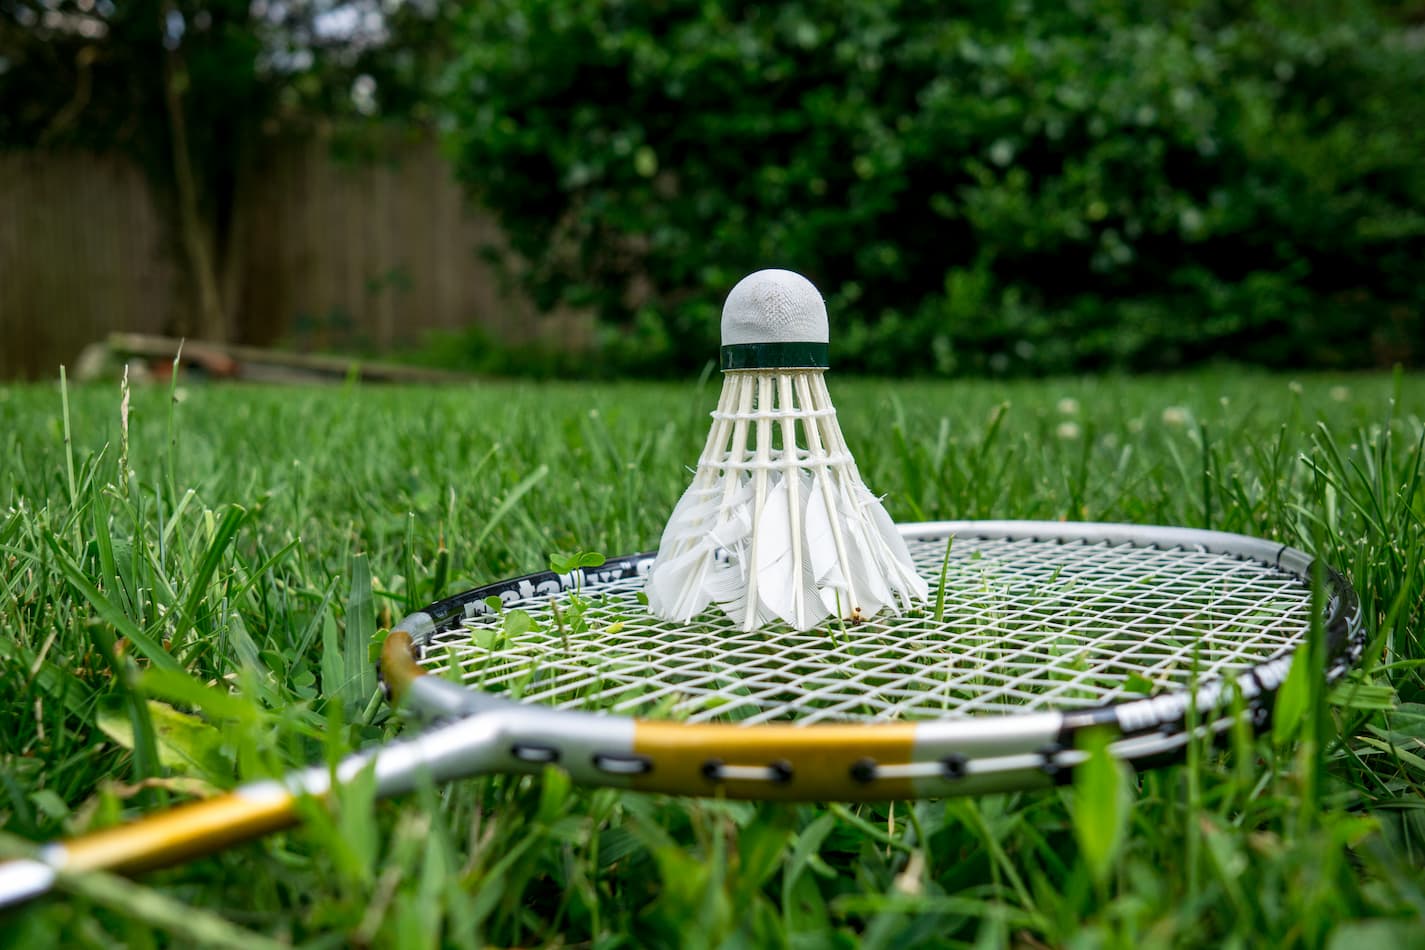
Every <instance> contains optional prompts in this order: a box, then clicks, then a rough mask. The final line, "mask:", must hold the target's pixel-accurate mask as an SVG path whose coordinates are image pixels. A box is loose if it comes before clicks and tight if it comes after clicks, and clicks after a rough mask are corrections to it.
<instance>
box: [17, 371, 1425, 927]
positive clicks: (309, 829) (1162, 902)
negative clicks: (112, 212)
mask: <svg viewBox="0 0 1425 950" xmlns="http://www.w3.org/2000/svg"><path fill="white" fill-rule="evenodd" d="M717 385H718V380H717V379H716V378H713V379H711V380H709V381H707V382H705V383H703V384H701V385H691V384H690V385H683V386H674V385H658V386H654V385H597V386H594V385H580V384H559V385H545V386H534V385H522V384H513V383H511V384H482V385H479V386H474V387H471V388H463V389H439V390H435V389H378V388H362V387H346V388H332V389H263V388H242V387H236V386H234V387H227V386H207V387H204V386H190V387H180V388H179V389H178V390H177V391H176V392H175V393H174V394H173V395H174V396H176V397H178V398H177V399H176V400H171V399H170V392H169V391H168V390H167V389H165V388H161V387H157V388H152V389H146V390H142V391H136V392H134V393H133V396H132V405H131V412H130V416H129V423H128V429H127V432H126V431H125V429H124V428H123V425H122V423H121V413H120V395H119V392H118V390H117V389H116V388H115V387H102V388H81V389H74V388H71V390H70V391H69V393H68V400H67V414H66V403H65V401H63V400H62V399H61V392H60V390H59V388H58V387H57V386H54V385H46V386H24V387H9V388H0V696H3V699H0V710H3V713H4V715H3V719H0V725H3V728H0V821H3V827H4V831H5V836H4V837H3V839H0V848H3V849H4V850H5V851H7V852H9V853H14V852H16V851H17V850H22V849H23V846H24V840H23V839H28V840H32V841H35V840H43V839H46V838H50V837H53V836H55V835H59V834H64V833H69V832H75V831H82V830H85V829H90V828H95V827H99V826H102V825H105V824H109V823H113V822H116V821H119V820H120V819H122V818H126V817H131V816H134V815H137V814H140V813H143V812H145V811H148V810H150V809H153V808H155V807H159V806H161V805H163V804H164V803H166V802H173V801H176V800H180V799H182V798H184V797H186V796H188V795H191V794H193V793H195V792H200V793H201V792H204V791H207V790H211V789H214V788H218V787H227V786H231V785H232V784H234V783H236V782H238V781H240V780H246V779H252V778H257V777H262V776H266V775H272V774H278V773H280V772H282V771H283V770H285V769H288V768H290V767H292V766H294V765H297V764H302V763H308V762H313V761H322V760H323V759H331V758H334V757H336V756H338V755H340V754H342V753H344V752H346V751H348V750H350V749H352V748H355V747H359V746H364V745H367V744H370V743H372V742H374V741H377V740H379V739H381V738H383V737H386V736H389V735H391V734H393V733H394V732H395V731H396V728H395V724H394V723H392V722H390V721H388V718H387V713H386V710H385V708H384V707H383V706H382V704H381V703H380V702H379V700H378V699H377V698H376V697H377V694H376V691H375V686H374V680H373V677H372V673H371V669H372V667H371V664H370V662H369V660H370V645H371V638H372V636H373V635H374V634H376V632H377V631H378V629H379V627H380V625H382V624H384V623H387V622H389V620H390V619H391V618H393V617H396V616H399V615H400V614H401V613H402V612H403V611H405V610H406V609H408V608H410V607H413V606H419V605H421V604H424V603H426V602H429V601H430V600H432V599H433V598H435V597H437V596H439V595H442V594H447V593H451V592H455V591H458V590H460V589H463V588H466V587H469V586H473V585H475V584H477V583H480V582H482V581H488V580H492V579H498V578H501V577H505V576H508V575H511V574H515V573H523V572H527V571H532V570H537V569H541V568H543V567H544V566H545V565H546V563H547V558H548V556H549V554H550V553H551V552H556V551H564V552H573V551H581V550H595V551H602V552H604V553H607V554H621V553H627V552H629V551H633V550H636V549H649V548H652V547H654V546H655V545H656V542H657V538H658V535H659V533H660V531H661V528H662V522H663V519H664V517H666V514H667V512H668V511H669V510H670V509H671V507H672V505H673V502H674V501H675V500H676V498H677V497H678V494H679V493H680V492H681V491H682V489H683V487H684V486H685V484H686V481H687V478H688V467H689V466H691V465H692V464H693V463H694V462H695V460H696V458H697V455H698V451H699V449H700V448H701V443H702V439H703V438H704V436H705V434H706V430H707V413H708V411H709V410H710V409H711V408H712V405H713V403H714V402H715V399H716V386H717ZM831 386H832V394H833V396H834V398H836V400H837V403H838V407H839V409H840V411H841V416H842V421H843V425H844V428H845V430H846V433H847V437H848V439H849V441H850V443H851V446H852V448H853V450H855V451H856V453H857V456H858V460H859V462H860V465H861V469H862V473H863V475H864V476H865V478H866V480H867V482H868V484H870V485H871V486H872V488H873V489H874V490H876V491H878V492H885V493H888V496H889V497H888V500H887V503H888V507H889V508H890V510H891V512H892V514H893V515H894V516H895V517H896V518H897V519H898V520H913V519H936V518H958V517H999V518H1068V519H1075V520H1122V521H1133V522H1151V523H1162V524H1181V525H1188V526H1207V527H1212V528H1219V529H1225V530H1229V531H1240V532H1245V533H1249V534H1256V535H1262V536H1266V537H1271V538H1279V539H1281V540H1283V541H1288V542H1291V543H1294V544H1298V545H1301V546H1304V547H1307V548H1310V549H1313V550H1316V551H1318V552H1320V553H1323V554H1325V555H1326V557H1327V558H1328V559H1329V560H1330V561H1331V562H1332V563H1333V564H1335V565H1337V566H1338V567H1340V568H1342V569H1343V570H1345V571H1346V572H1347V573H1348V574H1349V575H1350V576H1351V578H1352V579H1353V581H1354V582H1355V584H1356V586H1357V588H1358V590H1359V592H1360V594H1361V596H1362V599H1363V602H1364V604H1365V607H1366V610H1367V613H1368V616H1369V618H1370V623H1371V624H1372V626H1373V628H1374V629H1375V630H1376V632H1377V633H1376V636H1375V638H1374V639H1373V641H1372V646H1371V648H1370V650H1369V651H1368V667H1369V669H1368V672H1367V673H1366V674H1364V675H1363V676H1360V677H1358V678H1356V679H1354V680H1353V681H1352V683H1351V684H1349V686H1348V687H1347V688H1344V689H1339V690H1337V691H1336V692H1335V693H1334V694H1333V695H1332V696H1330V697H1324V696H1322V695H1321V691H1320V690H1319V689H1316V688H1314V686H1313V684H1312V683H1311V682H1310V681H1308V680H1303V681H1302V682H1301V684H1300V688H1299V689H1298V690H1297V691H1296V692H1295V693H1294V694H1293V698H1292V700H1291V704H1292V705H1291V714H1290V716H1288V717H1287V718H1286V720H1285V723H1284V724H1281V723H1279V725H1278V728H1277V729H1276V730H1275V732H1274V735H1270V736H1266V737H1263V738H1261V739H1255V740H1253V739H1251V738H1249V737H1247V736H1243V735H1239V736H1238V737H1237V738H1236V741H1235V742H1234V743H1232V744H1231V747H1230V748H1229V749H1227V750H1226V751H1219V750H1215V749H1204V748H1194V749H1193V750H1192V754H1191V756H1190V764H1189V765H1187V766H1183V767H1177V768H1169V769H1163V770H1158V771H1153V772H1147V773H1144V774H1143V775H1141V776H1138V777H1137V779H1136V780H1129V779H1128V778H1126V777H1125V776H1123V775H1122V774H1121V773H1119V772H1118V771H1117V770H1116V769H1115V768H1114V766H1113V763H1112V762H1110V761H1107V760H1099V759H1093V760H1091V762H1092V763H1093V765H1092V767H1091V768H1087V769H1085V770H1084V772H1083V775H1082V777H1081V787H1080V788H1079V789H1077V790H1076V789H1073V788H1064V789H1059V790H1052V791H1046V792H1038V793H1025V794H1014V795H1001V796H992V797H988V798H984V799H980V800H977V801H964V800H954V801H926V802H917V803H896V804H894V805H889V804H888V805H874V806H841V805H829V806H811V805H807V806H770V805H752V804H740V803H727V802H717V801H680V800H670V799H663V798H658V797H652V796H640V795H636V794H626V793H616V792H612V791H607V790H593V791H586V790H579V789H572V788H570V787H569V784H568V782H567V780H565V779H563V778H562V776H561V775H560V774H558V773H550V774H548V775H547V776H545V777H544V778H543V779H542V780H535V779H529V778H511V777H491V778H486V779H479V780H472V781H467V782H462V783H456V784H453V785H450V786H447V787H442V788H438V789H427V790H425V791H424V792H422V793H420V794H416V795H412V796H408V797H406V798H403V799H399V800H396V801H391V802H380V803H376V802H373V801H372V799H371V795H370V793H369V789H366V788H363V787H361V786H360V785H358V786H355V787H352V788H349V789H346V790H344V791H343V792H342V793H341V794H340V795H339V796H337V798H336V801H335V802H334V804H333V807H332V809H331V810H327V809H324V808H317V807H315V806H314V807H313V808H312V809H311V820H310V821H309V823H308V824H307V825H306V826H304V827H303V828H302V829H300V830H297V831H293V832H290V833H286V834H281V835H276V836H273V837H271V838H268V839H266V840H264V841H261V842H259V843H255V844H251V845H246V846H242V847H238V848H235V849H233V850H231V851H228V852H225V853H223V854H220V855H217V856H215V857H212V858H208V859H204V860H201V861H197V862H194V863H192V864H189V865H187V866H184V867H180V868H177V869H174V870H169V871H163V872H158V873H154V874H150V875H147V876H145V877H143V878H142V879H141V880H140V881H138V882H136V883H130V882H126V881H122V880H119V879H116V878H111V877H108V876H105V875H93V876H87V877H83V878H77V879H72V880H67V881H65V882H64V888H63V890H62V892H61V893H60V894H59V895H57V896H56V897H54V898H51V899H49V900H47V901H45V902H44V903H42V904H40V905H38V906H35V907H32V908H27V909H24V910H22V911H19V912H16V913H11V914H9V915H7V916H5V917H3V918H0V944H4V945H13V946H43V945H49V944H55V943H63V944H65V945H71V946H110V945H113V944H114V943H115V942H116V941H122V942H125V943H129V944H134V945H140V946H142V945H145V944H150V943H158V944H165V943H171V944H178V945H187V944H190V943H193V942H207V943H216V944H228V945H232V946H246V947H256V946H259V945H261V942H262V941H263V940H269V939H270V940H275V941H278V942H280V943H292V944H299V945H311V946H324V947H325V946H347V945H353V944H356V945H379V946H387V945H411V946H430V945H439V944H451V945H469V946H486V945H495V946H511V945H544V944H559V945H571V946H600V947H613V946H646V945H663V946H709V947H711V946H778V945H791V946H799V947H823V946H840V945H853V944H857V943H862V944H864V945H865V946H870V947H883V946H896V947H900V946H911V945H917V944H932V945H947V946H956V945H971V944H977V945H984V946H996V945H1003V944H1006V943H1010V944H1015V945H1018V946H1027V947H1034V946H1041V945H1055V946H1058V945H1068V944H1073V945H1075V946H1097V945H1111V946H1135V947H1138V946H1161V945H1178V944H1211V945H1239V946H1246V945H1252V946H1257V945H1275V946H1305V947H1317V946H1341V947H1353V946H1357V945H1359V946H1373V945H1387V944H1390V945H1407V944H1408V942H1409V941H1410V940H1416V941H1419V940H1420V939H1421V938H1420V934H1421V933H1425V928H1422V923H1421V921H1422V918H1425V797H1422V795H1421V787H1422V784H1425V669H1422V666H1421V662H1422V658H1425V643H1422V639H1425V626H1422V617H1425V578H1422V572H1425V567H1422V562H1425V488H1422V487H1421V485H1420V480H1421V476H1422V458H1421V441H1422V438H1425V423H1422V416H1425V379H1421V378H1418V377H1405V378H1397V379H1392V378H1389V377H1385V376H1353V377H1340V378H1337V377H1332V378H1324V377H1315V376H1311V377H1301V378H1300V380H1299V383H1298V382H1294V381H1292V380H1291V379H1289V378H1287V377H1280V376H1268V375H1256V374H1248V375H1243V374H1237V373H1230V374H1229V373H1218V374H1212V375H1193V376H1184V377H1171V378H1163V379H1150V380H1124V381H1119V380H1071V381H1051V382H1044V383H1012V384H996V383H988V382H965V383H954V382H947V383H934V382H920V383H892V382H877V381H856V380H849V379H844V378H839V377H835V376H833V378H832V380H831Z"/></svg>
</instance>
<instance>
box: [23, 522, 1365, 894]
mask: <svg viewBox="0 0 1425 950" xmlns="http://www.w3.org/2000/svg"><path fill="white" fill-rule="evenodd" d="M899 530H900V532H901V534H902V536H903V537H904V539H905V541H906V543H907V547H908V549H909V550H910V552H911V556H912V558H913V560H914V563H915V565H916V568H917V571H918V572H919V573H920V575H921V576H922V577H923V578H924V579H925V581H926V583H927V585H928V587H929V589H930V597H929V600H928V602H927V604H926V606H925V608H924V609H923V610H917V611H914V612H908V613H903V614H900V615H878V616H877V617H875V618H874V619H873V620H869V621H863V622H859V623H852V622H851V621H839V620H834V619H833V620H830V621H828V622H826V623H823V624H822V625H820V626H818V627H816V628H813V629H811V630H807V631H797V630H795V629H793V628H792V627H790V626H787V625H774V626H770V627H766V628H763V629H759V630H753V631H750V632H748V631H743V630H742V629H741V625H739V624H736V623H734V622H733V621H731V620H729V619H728V618H727V617H726V616H725V615H724V614H722V613H721V612H720V611H718V610H716V609H712V610H708V611H705V612H704V613H703V614H702V615H700V616H699V617H698V618H696V619H695V620H694V621H692V622H689V623H673V622H667V621H662V620H658V619H656V618H654V617H653V616H652V615H651V614H650V613H649V611H648V609H647V606H646V598H645V597H644V595H643V585H644V577H645V575H646V574H647V572H648V570H649V568H650V566H651V564H652V562H653V557H654V556H653V555H652V554H640V555H631V556H626V557H620V558H615V559H612V560H609V561H607V562H606V563H604V564H603V565H601V566H599V567H595V568H587V569H581V570H578V571H574V572H571V573H568V574H562V575H561V574H554V573H543V574H532V575H529V576H527V577H521V578H516V579H513V580H508V581H503V582H500V583H496V584H491V585H488V586H484V587H480V588H477V589H474V590H471V591H467V592H465V593H463V594H460V595H458V596H455V597H452V598H449V599H446V600H442V601H440V602H438V603H436V604H432V605H431V606H429V607H427V608H426V609H425V610H423V611H420V612H418V613H415V614H412V615H410V616H408V617H406V618H405V619H404V620H403V621H402V622H401V623H400V624H397V625H396V626H395V627H394V628H393V631H392V632H391V633H390V634H389V635H388V637H387V639H386V641H385V644H384V647H383V650H382V660H381V675H382V682H383V684H384V685H385V687H386V689H387V690H388V692H389V694H390V696H391V698H392V699H393V701H394V702H397V703H398V704H399V706H400V708H401V709H402V710H403V712H406V713H408V714H411V715H413V716H417V717H419V718H421V719H422V720H424V721H425V722H426V723H428V725H427V726H426V727H425V729H424V731H421V732H418V733H416V734H415V735H413V736H412V737H409V738H405V739H402V740H400V741H396V742H393V743H392V744H389V745H386V746H382V747H380V748H377V749H373V750H370V751H367V752H363V753H360V754H357V755H354V756H352V757H350V758H348V759H346V760H344V761H343V762H341V763H340V764H339V765H338V766H337V767H336V768H335V769H328V768H326V767H320V768H310V769H306V770H304V771H301V772H298V773H295V774H293V775H291V776H288V777H287V778H285V779H283V780H270V781H262V782H256V783H251V784H248V785H244V786H241V787H239V788H237V789H235V790H234V791H232V792H230V793H227V794H224V795H221V796H218V797H216V798H213V799H209V800H205V801H201V802H196V803H191V804H187V805H183V806H180V807H178V808H175V809H173V810H171V811H168V812H164V813H161V814H157V815H154V816H151V817H147V818H142V819H139V820H136V821H134V822H132V823H130V824H126V825H120V826H117V827H113V828H108V829H105V830H101V831H98V832H95V833H92V834H88V835H84V836H82V837H77V838H74V839H70V840H67V841H61V842H57V843H54V844H49V845H45V846H43V847H42V848H41V849H40V850H39V851H38V853H37V855H36V857H34V858H29V859H22V860H19V861H12V862H9V863H7V864H5V865H0V905H5V904H13V903H17V902H20V901H24V900H27V899H30V898H33V897H36V896H38V895H41V894H43V893H45V892H47V891H48V890H50V889H51V888H52V887H53V885H54V883H55V880H56V878H57V876H58V874H60V873H63V872H70V871H84V870H89V869H106V870H113V871H120V872H124V873H133V872H136V871H141V870H144V869H148V868H155V867H159V866H166V865H173V864H177V863H180V862H182V861H184V860H187V859H189V858H193V857H196V856H199V855H202V854H206V853H210V852H212V851H215V850H217V849H219V848H222V847H225V846H227V845H230V844H233V843H236V842H239V841H242V840H246V839H250V838H253V837H256V836H259V835H262V834H265V833H267V832H271V831H274V830H277V829H279V828H282V827H286V826H289V825H291V824H293V823H295V822H296V820H297V806H298V803H299V800H300V799H301V798H302V797H303V796H322V795H325V794H326V793H328V792H329V791H330V789H331V787H332V783H333V782H334V781H335V782H342V781H346V780H349V779H350V778H352V777H354V776H355V775H356V774H358V773H359V772H361V771H362V770H363V769H368V768H369V769H371V770H372V771H373V772H374V775H375V783H376V786H377V791H378V793H379V794H383V795H393V794H399V793H402V792H405V791H409V790H411V789H412V788H414V787H415V786H416V785H417V784H418V783H420V782H424V781H431V782H443V781H448V780H451V779H455V778H459V777H463V776H471V775H478V774H484V773H492V772H510V773H520V772H529V773H536V772H540V771H541V770H543V769H545V768H548V767H550V766H557V767H559V768H562V769H564V770H566V771H567V772H568V773H569V775H570V776H571V777H572V778H573V780H574V781H576V782H578V783H581V784H585V785H591V786H613V787H619V788H627V789H633V790H639V791H645V792H660V793H668V794H675V795H690V796H726V797H731V798H745V799H781V800H804V801H805V800H876V799H906V798H922V797H940V796H953V795H980V794H986V793H993V792H1002V791H1008V790H1014V789H1032V788H1038V787H1048V786H1052V785H1053V784H1055V783H1058V782H1063V781H1066V780H1067V779H1068V778H1069V777H1070V776H1071V775H1072V772H1073V769H1074V767H1075V766H1076V765H1078V764H1079V763H1081V762H1082V761H1084V759H1085V758H1086V756H1087V753H1085V752H1084V751H1082V750H1081V749H1079V748H1078V747H1077V746H1076V740H1077V738H1078V737H1079V736H1080V735H1081V734H1082V733H1083V732H1084V731H1085V730H1089V729H1096V730H1103V731H1105V732H1107V733H1108V734H1109V735H1110V737H1111V742H1110V744H1109V746H1108V748H1109V749H1110V751H1111V752H1112V754H1113V755H1115V756H1116V757H1118V758H1119V759H1121V760H1123V761H1125V762H1128V763H1131V764H1133V765H1134V766H1135V767H1138V768H1146V767H1151V766H1156V765H1160V764H1164V763H1170V762H1174V761H1177V760H1179V759H1180V758H1181V756H1182V755H1183V753H1184V751H1185V749H1186V748H1187V747H1188V745H1189V744H1190V743H1191V742H1193V741H1195V740H1199V741H1208V740H1210V739H1212V738H1213V737H1215V736H1218V735H1221V734H1223V733H1225V732H1226V731H1227V730H1228V729H1230V728H1231V727H1232V726H1233V724H1234V723H1235V722H1238V721H1239V717H1245V718H1246V720H1247V722H1248V723H1249V724H1250V725H1251V726H1252V727H1253V728H1257V729H1260V728H1261V727H1262V726H1264V725H1265V724H1266V723H1267V721H1268V719H1269V717H1270V713H1271V709H1272V705H1273V700H1274V697H1275V696H1276V694H1277V692H1278V690H1279V689H1280V687H1281V686H1282V684H1283V683H1284V682H1285V681H1286V677H1287V673H1288V671H1289V669H1290V668H1291V665H1292V663H1293V659H1294V657H1297V656H1305V655H1306V650H1305V647H1306V645H1307V644H1308V642H1309V640H1310V638H1311V637H1312V635H1313V631H1316V632H1317V633H1316V635H1317V636H1319V637H1320V642H1321V643H1322V644H1323V646H1324V675H1325V679H1326V681H1327V682H1335V681H1336V680H1338V679H1339V678H1340V677H1341V676H1342V675H1344V674H1345V673H1346V672H1347V671H1348V670H1349V669H1350V668H1351V666H1352V665H1353V664H1354V663H1355V662H1356V661H1357V660H1358V659H1359V657H1360V655H1361V652H1362V648H1363V645H1364V637H1365V631H1364V627H1363V624H1362V618H1361V610H1360V606H1359V602H1358V600H1357V598H1356V595H1355V593H1354V592H1353V591H1352V589H1351V587H1350V585H1349V583H1348V582H1347V580H1346V579H1345V578H1344V577H1342V576H1341V575H1340V574H1338V573H1337V572H1335V571H1334V570H1331V569H1329V568H1325V569H1322V570H1319V571H1318V570H1316V567H1315V565H1313V560H1312V558H1311V556H1310V555H1308V554H1306V553H1305V552H1303V551H1300V550H1297V549H1295V548H1292V547H1288V546H1284V545H1282V544H1279V543H1274V542H1269V541H1265V540H1261V539H1257V538H1250V537H1245V536H1242V535H1235V534H1226V533H1222V532H1214V531H1200V530H1191V529H1184V528H1162V527H1142V526H1132V525H1109V524H1073V523H1061V522H1010V521H1005V522H937V523H928V524H907V525H901V526H900V527H899ZM1314 576H1319V577H1320V578H1321V583H1320V585H1319V587H1318V586H1316V585H1315V582H1314V581H1313V577H1314Z"/></svg>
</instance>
